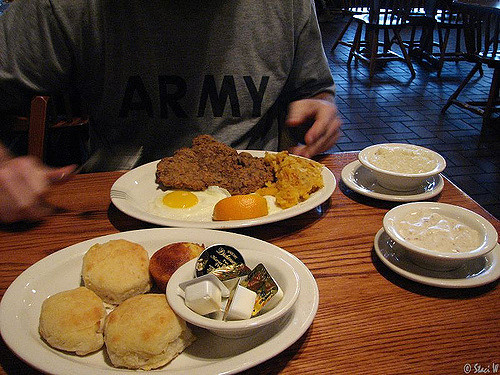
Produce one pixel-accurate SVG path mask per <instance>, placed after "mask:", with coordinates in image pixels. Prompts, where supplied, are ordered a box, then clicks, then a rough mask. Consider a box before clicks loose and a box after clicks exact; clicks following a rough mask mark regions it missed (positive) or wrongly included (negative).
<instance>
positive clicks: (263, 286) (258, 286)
mask: <svg viewBox="0 0 500 375" xmlns="http://www.w3.org/2000/svg"><path fill="white" fill-rule="evenodd" d="M240 284H241V286H244V287H246V288H248V289H250V290H252V291H254V292H255V293H256V294H257V298H256V299H255V306H254V309H253V312H252V316H255V315H257V314H258V313H259V312H260V311H261V310H262V308H263V307H264V306H265V305H266V304H267V303H269V302H270V301H271V300H272V299H273V297H274V296H277V297H278V298H279V294H278V291H279V287H278V284H277V283H276V281H274V279H273V278H272V276H271V275H270V274H269V272H268V271H267V269H266V267H264V265H263V264H262V263H259V264H258V265H257V266H255V268H254V269H253V270H252V271H250V273H249V274H248V275H247V276H246V277H244V278H243V279H242V280H241V283H240ZM281 297H283V293H281ZM280 299H281V298H279V300H280ZM279 300H278V299H275V300H274V301H273V305H276V304H277V303H278V302H279Z"/></svg>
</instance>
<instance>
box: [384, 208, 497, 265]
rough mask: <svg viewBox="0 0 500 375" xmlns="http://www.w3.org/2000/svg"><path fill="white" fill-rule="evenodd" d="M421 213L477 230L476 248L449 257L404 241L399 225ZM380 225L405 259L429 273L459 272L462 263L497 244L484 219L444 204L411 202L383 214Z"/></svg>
mask: <svg viewBox="0 0 500 375" xmlns="http://www.w3.org/2000/svg"><path fill="white" fill-rule="evenodd" d="M420 210H430V211H431V212H435V213H438V214H439V215H441V216H445V217H447V218H451V219H454V220H457V221H459V222H461V223H463V224H465V225H467V226H468V227H470V228H472V229H474V230H476V231H477V232H478V233H479V245H478V247H477V248H475V249H473V250H471V251H467V252H460V253H455V252H453V253H452V252H442V251H437V250H436V249H428V248H423V247H420V246H417V245H415V244H413V243H411V242H409V241H407V240H405V239H404V238H403V236H402V235H401V233H400V232H399V231H398V223H399V222H401V220H403V219H404V218H405V217H406V216H407V215H410V214H411V213H415V212H418V211H420ZM383 225H384V230H385V232H386V233H387V234H388V235H389V237H391V239H392V240H393V241H394V242H396V243H398V244H400V245H401V246H403V247H404V248H405V250H406V253H407V255H408V258H409V259H410V260H411V261H412V262H413V263H415V264H417V265H419V266H421V267H424V268H427V269H431V270H439V271H447V270H452V269H455V268H458V267H460V266H461V265H462V264H464V263H465V262H467V261H470V260H473V259H476V258H479V257H482V256H484V255H485V254H487V253H488V252H490V251H491V250H493V249H494V248H495V246H496V244H497V241H498V233H497V231H496V230H495V228H494V227H493V225H491V223H490V222H489V221H488V220H486V219H485V218H484V217H482V216H481V215H478V214H476V213H475V212H472V211H470V210H468V209H466V208H463V207H459V206H455V205H452V204H446V203H437V202H414V203H406V204H402V205H400V206H397V207H394V208H393V209H391V210H389V211H388V212H387V213H386V214H385V216H384V219H383Z"/></svg>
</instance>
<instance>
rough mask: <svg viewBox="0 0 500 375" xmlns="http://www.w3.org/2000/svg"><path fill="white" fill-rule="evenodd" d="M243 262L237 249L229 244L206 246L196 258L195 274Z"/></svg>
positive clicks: (198, 274) (206, 272)
mask: <svg viewBox="0 0 500 375" xmlns="http://www.w3.org/2000/svg"><path fill="white" fill-rule="evenodd" d="M238 264H243V265H244V264H245V260H244V259H243V256H242V255H241V254H240V252H239V251H238V250H236V249H235V248H234V247H232V246H229V245H212V246H209V247H207V248H206V249H205V250H204V251H203V252H202V253H201V254H200V256H199V257H198V259H197V260H196V265H195V273H196V276H202V275H206V274H208V273H211V272H213V271H215V270H217V269H220V268H222V267H226V266H231V265H238Z"/></svg>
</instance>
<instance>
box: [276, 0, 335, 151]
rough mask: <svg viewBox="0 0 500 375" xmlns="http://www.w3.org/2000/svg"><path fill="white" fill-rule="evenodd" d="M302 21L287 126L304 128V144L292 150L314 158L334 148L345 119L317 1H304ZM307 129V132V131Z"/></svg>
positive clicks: (302, 131)
mask: <svg viewBox="0 0 500 375" xmlns="http://www.w3.org/2000/svg"><path fill="white" fill-rule="evenodd" d="M300 4H301V5H302V7H303V13H304V18H303V21H302V23H300V24H299V28H298V31H297V41H296V48H295V58H294V67H293V69H292V72H291V74H290V77H289V82H288V85H287V92H288V96H289V97H290V98H291V102H290V104H289V105H288V115H287V119H286V125H287V126H289V127H292V128H300V129H301V130H300V131H298V132H296V133H299V134H304V133H305V134H304V136H303V139H302V140H300V141H301V142H303V143H304V144H303V145H298V146H295V147H292V148H291V149H290V150H289V151H291V152H292V153H294V154H298V155H301V156H305V157H312V156H314V155H317V154H320V153H322V152H325V151H327V150H328V149H330V148H331V147H332V146H333V145H334V144H335V142H336V141H337V139H338V136H339V130H340V125H341V121H340V118H339V117H338V111H337V106H336V105H335V100H334V95H335V85H334V82H333V78H332V74H331V72H330V67H329V66H328V62H327V59H326V55H325V52H324V49H323V45H322V42H321V33H320V29H319V25H318V21H317V18H316V14H315V11H314V4H313V2H310V3H309V2H308V1H307V0H304V1H302V2H301V3H300ZM306 129H307V131H306Z"/></svg>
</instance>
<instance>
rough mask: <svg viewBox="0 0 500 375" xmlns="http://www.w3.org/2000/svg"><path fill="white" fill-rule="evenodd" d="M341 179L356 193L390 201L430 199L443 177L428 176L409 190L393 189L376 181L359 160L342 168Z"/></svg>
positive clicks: (442, 184) (441, 187) (441, 186)
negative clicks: (423, 181) (417, 186)
mask: <svg viewBox="0 0 500 375" xmlns="http://www.w3.org/2000/svg"><path fill="white" fill-rule="evenodd" d="M341 177H342V181H344V183H345V184H346V185H347V186H348V187H349V188H350V189H351V190H354V191H355V192H356V193H359V194H362V195H365V196H367V197H370V198H375V199H381V200H384V201H392V202H415V201H422V200H426V199H430V198H433V197H435V196H436V195H438V194H439V193H440V192H441V190H443V187H444V181H443V177H442V176H441V175H440V174H438V175H437V176H432V177H429V178H428V179H427V180H425V183H423V184H422V185H421V186H420V188H418V189H415V190H411V191H394V190H389V189H386V188H384V187H382V186H380V185H379V184H378V183H377V180H376V178H375V176H374V175H373V174H372V173H371V172H370V170H369V169H368V168H366V167H364V166H363V165H362V164H361V163H360V162H359V160H355V161H353V162H351V163H349V164H347V165H346V166H345V167H344V168H343V169H342V174H341Z"/></svg>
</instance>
